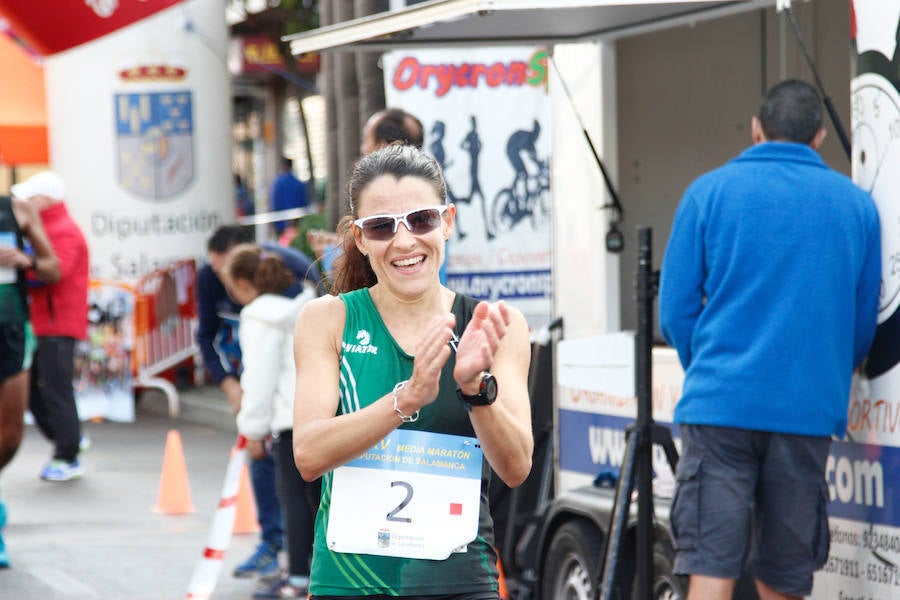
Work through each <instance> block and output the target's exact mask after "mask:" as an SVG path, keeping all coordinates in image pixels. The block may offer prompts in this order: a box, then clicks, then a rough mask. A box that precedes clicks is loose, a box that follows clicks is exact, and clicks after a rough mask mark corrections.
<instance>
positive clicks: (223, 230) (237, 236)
mask: <svg viewBox="0 0 900 600" xmlns="http://www.w3.org/2000/svg"><path fill="white" fill-rule="evenodd" d="M252 241H253V238H252V237H251V236H250V232H249V231H247V229H245V228H244V227H242V226H240V225H222V226H221V227H219V228H218V229H216V230H215V231H214V232H213V234H212V237H210V238H209V241H208V242H206V250H207V252H215V253H216V254H224V253H225V252H228V251H229V250H231V249H232V248H234V247H235V246H237V245H238V244H246V243H249V242H252Z"/></svg>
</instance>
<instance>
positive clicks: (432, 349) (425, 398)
mask: <svg viewBox="0 0 900 600" xmlns="http://www.w3.org/2000/svg"><path fill="white" fill-rule="evenodd" d="M455 324H456V318H455V317H454V316H453V315H450V314H448V315H444V316H437V317H434V318H432V319H431V321H429V323H428V325H427V326H426V327H425V329H424V330H423V331H422V337H421V338H420V340H419V344H418V345H417V346H416V356H415V361H414V362H413V373H412V376H411V377H410V378H409V381H408V382H407V384H406V385H405V386H404V388H403V389H402V390H401V391H400V392H398V404H399V406H400V409H401V410H403V413H404V414H407V415H409V414H412V413H414V412H415V411H417V410H419V409H420V408H422V407H423V406H426V405H428V404H431V403H432V402H434V401H435V399H436V398H437V395H438V391H439V389H440V383H441V370H443V368H444V365H445V364H446V362H447V359H448V358H450V351H451V350H450V339H451V338H452V337H453V327H454V325H455ZM407 409H408V410H407Z"/></svg>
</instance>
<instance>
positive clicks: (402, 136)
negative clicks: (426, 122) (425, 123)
mask: <svg viewBox="0 0 900 600" xmlns="http://www.w3.org/2000/svg"><path fill="white" fill-rule="evenodd" d="M373 134H374V137H375V143H376V144H393V143H395V142H401V143H403V144H409V145H411V146H415V147H416V148H418V149H419V150H421V149H422V145H423V144H424V143H425V139H424V129H423V127H422V122H421V121H419V119H417V118H416V117H414V116H413V115H411V114H410V113H408V112H406V111H405V110H402V109H400V108H388V109H386V110H384V111H383V112H382V114H381V118H380V119H379V120H378V121H377V122H376V123H375V128H374V131H373Z"/></svg>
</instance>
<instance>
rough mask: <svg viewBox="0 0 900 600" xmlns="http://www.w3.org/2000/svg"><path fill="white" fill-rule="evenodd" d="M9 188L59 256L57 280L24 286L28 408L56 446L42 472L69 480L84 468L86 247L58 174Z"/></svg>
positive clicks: (39, 175) (35, 177)
mask: <svg viewBox="0 0 900 600" xmlns="http://www.w3.org/2000/svg"><path fill="white" fill-rule="evenodd" d="M10 190H11V191H12V194H13V195H14V196H16V197H18V198H22V199H25V200H28V201H29V202H30V203H31V204H32V206H33V207H34V208H35V210H37V211H38V213H39V215H40V217H41V222H42V223H43V225H44V229H45V230H46V232H47V237H48V238H50V243H51V244H52V245H53V250H54V252H55V253H56V256H57V257H58V258H59V266H60V279H59V281H58V282H57V283H54V284H50V285H42V284H36V285H32V286H31V287H29V290H28V295H29V297H30V299H31V320H32V325H33V327H34V333H35V335H36V336H37V339H38V346H37V352H36V353H35V355H34V364H33V366H32V371H31V397H30V400H29V404H28V408H29V409H30V410H31V414H32V415H33V416H34V420H35V422H36V423H37V425H38V428H39V429H40V430H41V432H42V433H43V434H44V435H45V436H46V437H47V439H49V440H50V441H52V442H53V443H54V446H55V450H54V453H53V458H52V459H51V460H50V461H49V462H48V463H47V465H46V466H45V467H44V469H43V471H42V472H41V478H42V479H44V480H46V481H68V480H69V479H74V478H77V477H81V476H82V474H83V473H84V469H83V467H82V466H81V463H80V462H79V461H78V451H79V442H80V440H81V422H80V420H79V419H78V409H77V407H76V405H75V391H74V389H73V387H72V376H73V371H74V362H75V344H76V342H77V341H78V340H83V339H85V338H86V337H87V295H88V268H89V261H88V247H87V243H86V242H85V239H84V235H83V234H82V232H81V229H80V228H79V227H78V225H77V224H76V223H75V221H73V220H72V217H71V216H69V211H68V209H67V208H66V205H65V203H64V202H63V200H64V199H65V194H66V186H65V182H64V181H63V179H62V177H60V176H59V175H58V174H56V173H54V172H52V171H42V172H40V173H37V174H35V175H33V176H32V177H31V178H29V179H27V180H26V181H24V182H23V183H20V184H17V185H13V186H12V187H11V188H10Z"/></svg>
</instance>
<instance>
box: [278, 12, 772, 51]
mask: <svg viewBox="0 0 900 600" xmlns="http://www.w3.org/2000/svg"><path fill="white" fill-rule="evenodd" d="M774 4H775V2H774V0H731V1H727V0H673V1H670V2H647V1H643V0H606V1H603V0H429V1H427V2H422V3H419V4H414V5H412V6H408V7H406V8H403V9H400V10H394V11H388V12H382V13H377V14H374V15H369V16H366V17H361V18H358V19H353V20H350V21H344V22H341V23H336V24H334V25H327V26H324V27H319V28H317V29H313V30H310V31H306V32H303V33H298V34H294V35H290V36H287V37H285V38H284V40H285V41H288V42H290V44H291V52H292V53H293V54H295V55H297V54H303V53H305V52H314V51H325V50H339V49H347V50H362V49H373V50H377V49H382V50H386V49H396V48H400V47H409V46H452V45H460V44H463V45H477V46H486V45H497V44H502V45H510V44H520V43H521V44H554V43H564V42H579V41H585V40H590V39H598V38H603V37H607V38H612V37H619V36H623V35H632V34H635V33H642V32H646V31H652V30H655V29H661V28H664V27H672V26H675V25H679V24H690V23H693V22H697V21H701V20H706V19H712V18H717V17H721V16H726V15H728V14H734V13H738V12H745V11H749V10H755V9H762V8H766V7H768V6H772V5H774Z"/></svg>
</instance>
